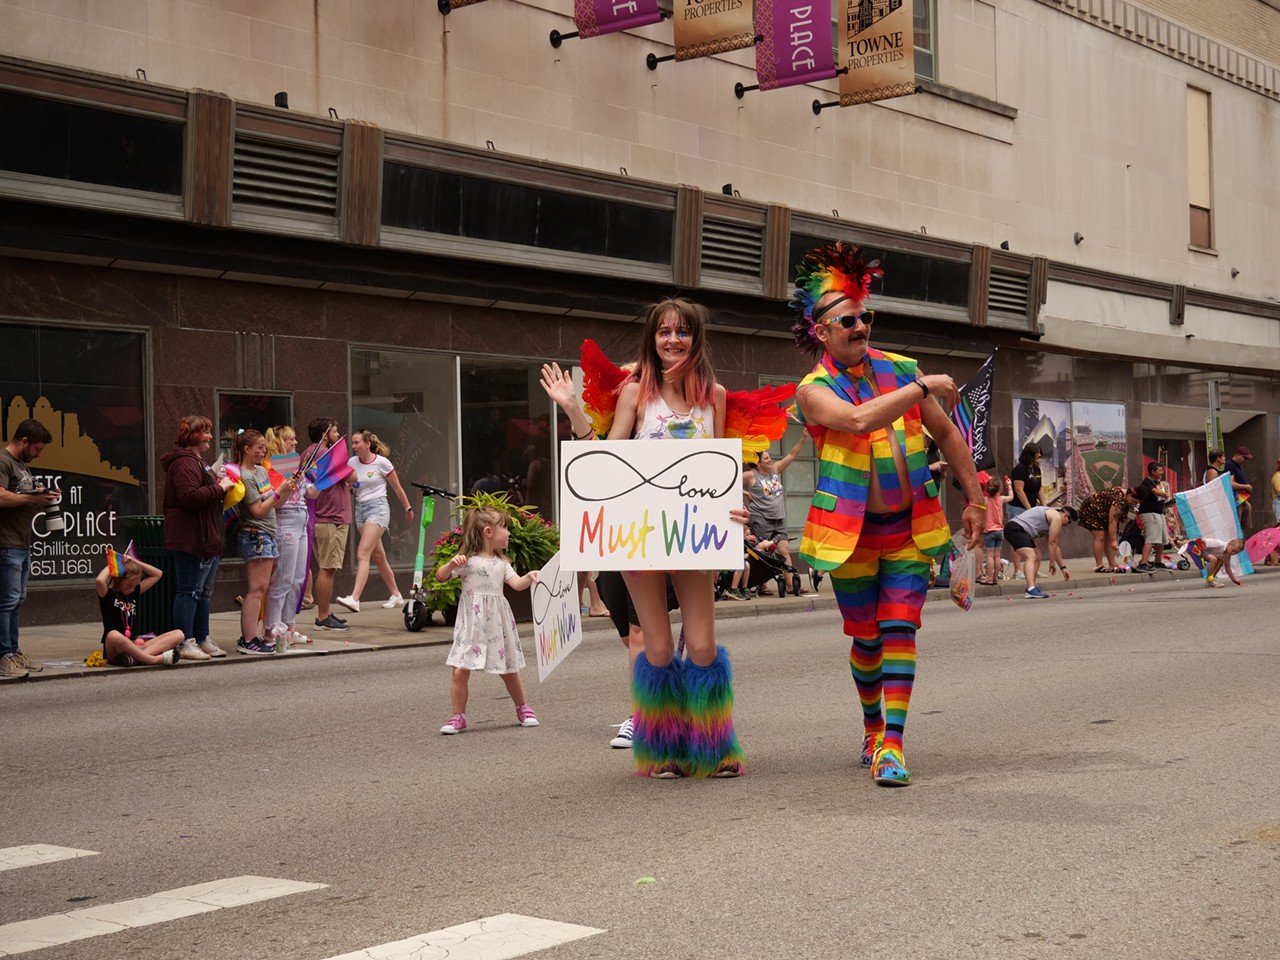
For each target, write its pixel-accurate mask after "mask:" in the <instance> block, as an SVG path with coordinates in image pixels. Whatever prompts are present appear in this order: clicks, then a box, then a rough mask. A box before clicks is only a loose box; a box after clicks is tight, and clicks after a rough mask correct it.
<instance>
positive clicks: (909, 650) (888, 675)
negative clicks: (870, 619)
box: [880, 620, 916, 753]
mask: <svg viewBox="0 0 1280 960" xmlns="http://www.w3.org/2000/svg"><path fill="white" fill-rule="evenodd" d="M880 640H881V643H882V644H883V646H884V665H883V667H882V668H881V683H882V686H883V688H884V718H885V720H884V745H885V747H886V748H888V749H894V750H897V751H898V752H899V753H901V751H902V731H903V728H904V727H906V725H907V710H908V709H910V707H911V688H912V686H914V684H915V680H916V628H915V625H914V624H910V623H903V622H902V621H900V620H887V621H885V622H884V623H882V624H881V625H880Z"/></svg>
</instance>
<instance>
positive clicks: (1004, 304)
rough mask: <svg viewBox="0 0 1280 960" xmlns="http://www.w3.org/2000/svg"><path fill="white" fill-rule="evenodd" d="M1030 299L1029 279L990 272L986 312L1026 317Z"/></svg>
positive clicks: (994, 271)
mask: <svg viewBox="0 0 1280 960" xmlns="http://www.w3.org/2000/svg"><path fill="white" fill-rule="evenodd" d="M1030 297H1031V278H1030V277H1023V276H1019V275H1018V274H1016V273H1005V272H1003V271H1001V270H992V271H991V284H990V287H989V288H988V290H987V310H988V311H990V312H992V313H1010V314H1013V315H1015V316H1019V317H1025V316H1026V315H1027V309H1028V301H1029V300H1030Z"/></svg>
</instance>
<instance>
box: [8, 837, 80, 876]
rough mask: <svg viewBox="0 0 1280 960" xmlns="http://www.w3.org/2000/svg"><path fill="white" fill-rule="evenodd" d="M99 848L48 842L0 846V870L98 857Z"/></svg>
mask: <svg viewBox="0 0 1280 960" xmlns="http://www.w3.org/2000/svg"><path fill="white" fill-rule="evenodd" d="M97 855H98V851H97V850H77V849H76V848H75V847H55V846H51V845H50V844H47V843H28V844H27V845H26V846H22V847H3V848H0V870H17V869H19V868H20V867H34V866H38V865H39V864H42V863H56V862H57V861H59V860H74V859H75V858H76V857H96V856H97Z"/></svg>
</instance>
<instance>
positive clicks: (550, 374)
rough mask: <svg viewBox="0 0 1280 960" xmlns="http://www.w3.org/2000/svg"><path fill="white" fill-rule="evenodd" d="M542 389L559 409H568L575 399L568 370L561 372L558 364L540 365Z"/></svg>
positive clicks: (571, 378)
mask: <svg viewBox="0 0 1280 960" xmlns="http://www.w3.org/2000/svg"><path fill="white" fill-rule="evenodd" d="M540 382H541V384H542V389H543V390H545V391H546V392H547V396H549V397H550V398H551V399H552V400H554V401H555V402H556V404H557V405H558V406H560V407H563V408H565V409H568V407H569V406H570V405H571V404H573V403H574V401H575V400H576V399H577V395H576V394H575V393H574V389H573V377H572V376H571V375H570V374H569V371H568V370H561V369H560V364H558V363H550V364H547V363H544V364H543V365H542V379H541V381H540Z"/></svg>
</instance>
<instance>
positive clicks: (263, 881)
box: [0, 877, 328, 957]
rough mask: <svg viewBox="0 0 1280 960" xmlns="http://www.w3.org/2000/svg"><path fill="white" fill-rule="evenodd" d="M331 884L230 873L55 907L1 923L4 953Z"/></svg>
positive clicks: (0, 945)
mask: <svg viewBox="0 0 1280 960" xmlns="http://www.w3.org/2000/svg"><path fill="white" fill-rule="evenodd" d="M326 886H328V885H327V884H324V883H303V882H301V881H298V880H276V879H273V878H271V877H229V878H227V879H225V880H214V881H211V882H209V883H197V884H194V885H192V886H189V887H178V888H177V889H175V890H164V891H161V892H160V893H153V894H152V895H151V896H149V897H139V898H137V899H135V900H122V901H120V902H119V903H106V904H100V905H98V906H94V907H88V908H86V909H84V910H72V911H70V912H69V913H55V914H52V915H50V916H47V917H40V918H39V919H37V920H20V921H18V922H17V923H9V924H5V925H4V926H0V957H11V956H14V955H16V954H19V953H26V952H28V951H30V950H40V949H43V948H45V947H53V946H58V945H60V944H64V943H71V942H72V941H75V940H84V939H86V938H89V937H99V936H102V935H104V934H108V933H116V932H118V931H120V930H130V929H132V928H134V927H145V926H150V925H151V924H154V923H165V922H167V921H169V920H178V919H180V918H182V917H189V916H193V915H195V914H198V913H209V912H211V911H213V910H222V909H225V908H226V907H239V906H243V905H244V904H247V903H257V902H259V901H261V900H270V899H273V898H275V897H286V896H289V895H290V894H294V893H303V892H305V891H308V890H322V889H324V888H325V887H326Z"/></svg>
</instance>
